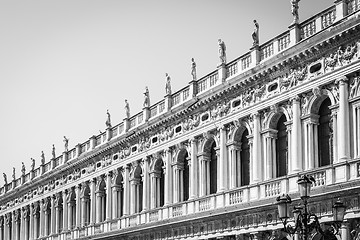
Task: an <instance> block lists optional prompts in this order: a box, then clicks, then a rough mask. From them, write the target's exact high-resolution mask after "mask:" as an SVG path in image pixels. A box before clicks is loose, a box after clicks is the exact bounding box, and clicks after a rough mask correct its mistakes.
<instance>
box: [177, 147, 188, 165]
mask: <svg viewBox="0 0 360 240" xmlns="http://www.w3.org/2000/svg"><path fill="white" fill-rule="evenodd" d="M188 154H189V153H188V151H187V150H186V148H181V149H179V150H178V151H177V152H176V154H175V157H174V159H175V162H176V163H183V161H184V158H185V157H186V155H188Z"/></svg>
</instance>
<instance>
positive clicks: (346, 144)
mask: <svg viewBox="0 0 360 240" xmlns="http://www.w3.org/2000/svg"><path fill="white" fill-rule="evenodd" d="M338 82H339V112H338V141H337V142H338V159H339V162H342V161H346V160H348V159H349V158H350V129H349V126H350V121H349V93H348V83H347V82H348V79H347V78H346V77H344V78H342V79H340V80H339V81H338Z"/></svg>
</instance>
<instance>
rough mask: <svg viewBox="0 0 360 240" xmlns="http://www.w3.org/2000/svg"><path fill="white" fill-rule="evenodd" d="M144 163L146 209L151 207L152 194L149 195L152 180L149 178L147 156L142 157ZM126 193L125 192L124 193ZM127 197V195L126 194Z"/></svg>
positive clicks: (144, 209) (144, 206)
mask: <svg viewBox="0 0 360 240" xmlns="http://www.w3.org/2000/svg"><path fill="white" fill-rule="evenodd" d="M142 163H143V179H144V185H143V209H142V210H143V211H146V210H148V209H149V202H150V195H149V189H150V180H149V171H150V170H149V160H148V159H147V158H146V157H145V158H143V159H142ZM124 194H125V193H124ZM124 197H125V195H124Z"/></svg>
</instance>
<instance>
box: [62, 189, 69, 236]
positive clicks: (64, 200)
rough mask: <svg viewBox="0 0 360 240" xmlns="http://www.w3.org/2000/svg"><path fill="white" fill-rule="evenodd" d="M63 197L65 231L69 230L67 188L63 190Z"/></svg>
mask: <svg viewBox="0 0 360 240" xmlns="http://www.w3.org/2000/svg"><path fill="white" fill-rule="evenodd" d="M62 199H63V232H65V231H68V230H69V227H68V223H67V221H68V205H67V194H66V191H65V190H64V191H63V192H62Z"/></svg>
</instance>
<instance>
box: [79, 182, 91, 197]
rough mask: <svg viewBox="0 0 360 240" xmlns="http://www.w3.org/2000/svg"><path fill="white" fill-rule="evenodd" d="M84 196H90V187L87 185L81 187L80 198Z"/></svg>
mask: <svg viewBox="0 0 360 240" xmlns="http://www.w3.org/2000/svg"><path fill="white" fill-rule="evenodd" d="M85 196H90V187H89V185H88V184H87V183H84V184H83V185H82V188H81V194H80V198H83V197H85Z"/></svg>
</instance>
